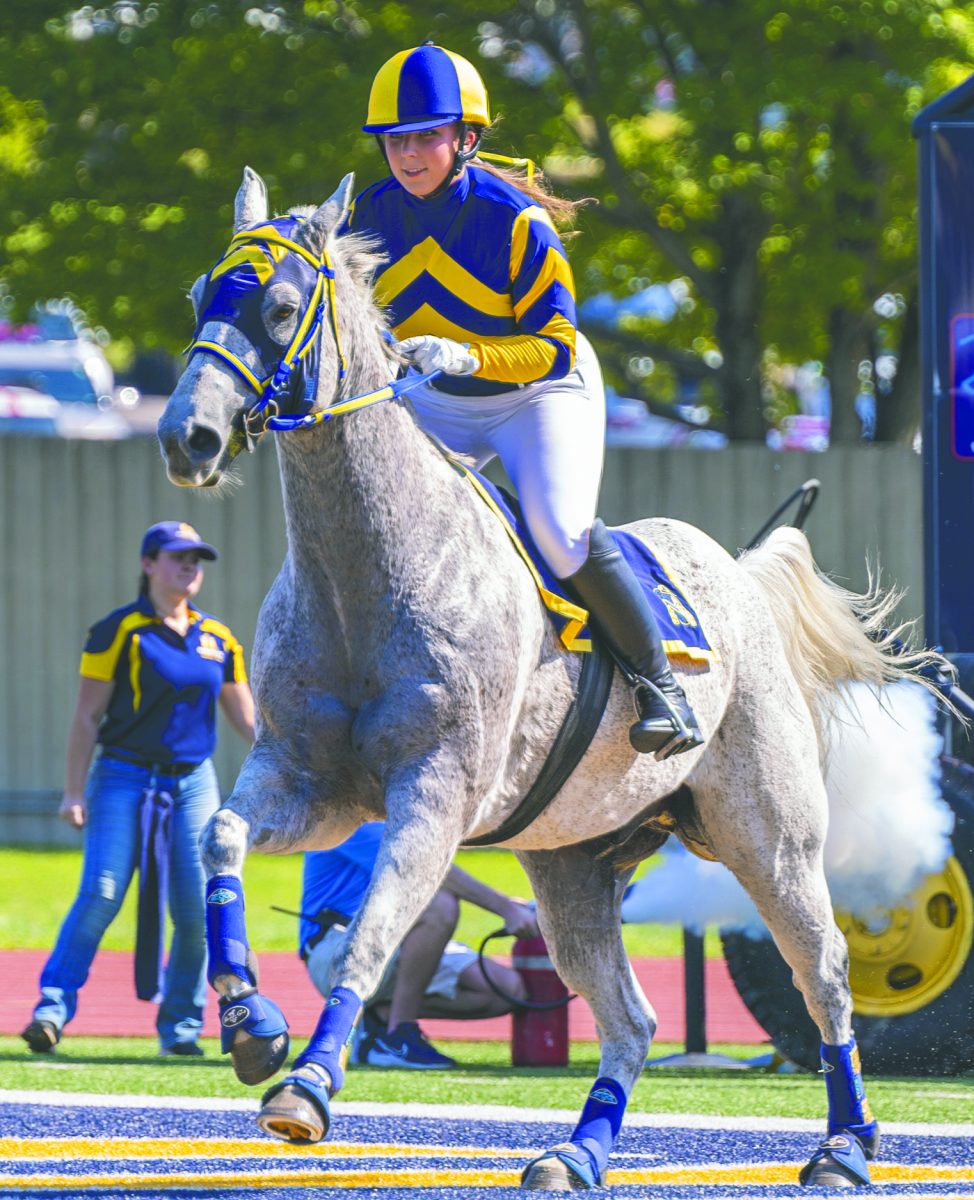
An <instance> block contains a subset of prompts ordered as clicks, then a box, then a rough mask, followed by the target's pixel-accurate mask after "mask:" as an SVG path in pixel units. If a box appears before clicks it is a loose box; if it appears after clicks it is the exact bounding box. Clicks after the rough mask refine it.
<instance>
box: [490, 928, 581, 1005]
mask: <svg viewBox="0 0 974 1200" xmlns="http://www.w3.org/2000/svg"><path fill="white" fill-rule="evenodd" d="M513 936H514V935H513V934H511V933H508V931H507V930H506V929H495V930H494V932H493V933H488V934H487V936H486V937H485V938H484V940H483V941H482V942H481V943H480V949H479V950H478V951H477V962H478V963H479V964H480V973H481V975H483V977H484V982H485V983H486V984H487V986H488V987H489V988H490V990H491V991H492V992H493V993H494V995H495V996H500V998H501V999H502V1000H503V1001H504V1003H505V1004H509V1005H510V1006H511V1008H520V1009H523V1010H525V1011H526V1012H550V1011H551V1010H552V1009H555V1008H564V1007H565V1005H566V1004H568V1003H569V1001H571V1000H577V999H578V997H577V996H575V995H568V996H561V997H559V998H558V999H557V1000H516V999H515V998H514V997H513V996H509V995H508V994H507V992H505V991H504V989H503V988H501V987H498V985H497V984H496V983H495V982H494V981H493V979H491V977H490V975H489V974H488V973H487V967H486V964H485V963H484V950H485V949H486V947H487V943H488V942H491V941H493V940H494V938H501V937H513Z"/></svg>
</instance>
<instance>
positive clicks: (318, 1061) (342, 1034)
mask: <svg viewBox="0 0 974 1200" xmlns="http://www.w3.org/2000/svg"><path fill="white" fill-rule="evenodd" d="M361 1011H362V1001H361V1000H360V999H359V998H358V996H356V995H355V993H354V992H353V991H351V989H350V988H343V987H338V988H333V989H332V992H331V994H330V995H329V997H328V999H327V1000H326V1001H325V1007H324V1009H323V1010H322V1013H321V1016H320V1017H319V1018H318V1024H317V1026H316V1028H315V1031H314V1033H313V1034H312V1035H311V1041H310V1042H308V1045H307V1047H306V1048H305V1050H304V1052H303V1053H302V1054H301V1055H299V1056H298V1058H297V1059H296V1060H295V1062H294V1066H295V1067H305V1066H308V1065H309V1064H310V1063H314V1064H315V1065H317V1066H319V1067H324V1069H325V1070H326V1071H327V1072H328V1074H329V1076H330V1077H331V1094H332V1095H333V1096H334V1094H335V1093H336V1092H338V1091H340V1090H341V1088H342V1087H343V1086H344V1083H345V1062H346V1060H347V1059H348V1052H349V1050H350V1049H351V1046H352V1034H353V1032H354V1030H355V1023H356V1021H357V1020H358V1017H359V1013H360V1012H361Z"/></svg>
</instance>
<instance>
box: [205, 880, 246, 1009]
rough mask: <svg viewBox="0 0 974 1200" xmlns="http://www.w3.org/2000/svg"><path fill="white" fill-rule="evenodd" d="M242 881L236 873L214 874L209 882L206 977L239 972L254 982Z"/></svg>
mask: <svg viewBox="0 0 974 1200" xmlns="http://www.w3.org/2000/svg"><path fill="white" fill-rule="evenodd" d="M248 949H249V946H248V943H247V928H246V924H245V922H244V893H243V883H242V882H241V880H239V879H238V878H237V877H236V875H214V876H213V878H212V879H209V880H207V884H206V951H207V970H206V977H207V979H208V980H209V981H210V984H211V986H212V984H213V980H214V979H216V977H217V976H218V975H237V976H239V978H241V979H245V980H246V981H247V982H248V983H251V984H253V983H254V982H255V980H254V977H253V975H251V973H250V971H249V970H248V969H247V951H248Z"/></svg>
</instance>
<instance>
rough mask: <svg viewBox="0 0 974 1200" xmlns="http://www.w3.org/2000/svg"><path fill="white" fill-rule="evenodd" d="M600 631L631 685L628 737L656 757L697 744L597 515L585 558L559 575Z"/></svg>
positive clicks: (646, 613) (654, 630)
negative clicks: (631, 713) (633, 712)
mask: <svg viewBox="0 0 974 1200" xmlns="http://www.w3.org/2000/svg"><path fill="white" fill-rule="evenodd" d="M565 583H567V584H568V585H569V587H571V588H573V589H574V591H575V592H576V594H577V595H578V597H579V599H580V600H581V601H582V603H583V604H584V605H585V607H586V608H587V609H588V610H589V612H590V613H591V615H592V617H593V619H594V621H595V623H596V625H597V626H598V628H599V630H600V632H601V633H603V634H604V635H605V638H606V640H607V641H608V643H609V645H610V647H611V648H612V650H613V652H614V654H615V656H616V658H617V659H618V660H620V665H621V666H622V667H623V668H624V669H625V672H626V673H627V675H628V677H629V683H630V684H631V686H632V688H633V702H634V704H635V706H636V712H637V713H638V715H639V720H638V721H637V722H636V723H635V724H634V725H633V726H632V727H631V728H630V730H629V741H630V742H631V743H632V746H633V749H634V750H638V751H639V753H640V754H655V755H656V757H657V758H658V759H664V758H669V757H670V756H671V755H673V754H682V753H683V752H684V751H685V750H692V749H693V748H694V747H695V746H700V745H702V744H703V735H702V734H701V732H700V728H699V726H698V725H697V719H696V717H695V716H694V715H693V710H692V709H691V707H690V705H689V703H688V701H687V698H686V696H685V695H684V692H683V688H681V687H680V685H679V684H678V683H677V681H676V680H675V679H674V678H673V672H672V671H671V670H670V664H669V662H668V661H667V658H666V653H665V652H664V650H663V645H662V641H661V639H660V632H659V626H658V625H657V624H656V617H655V616H654V615H653V610H652V609H651V608H650V606H649V601H648V600H647V599H646V596H645V595H644V594H643V590H642V588H641V587H640V586H639V581H638V580H637V579H636V577H635V575H634V574H633V573H632V569H631V567H630V566H629V564H628V563H627V562H626V560H625V558H624V557H623V554H622V552H621V551H620V550H619V548H618V547H617V546H616V544H615V542H614V541H613V540H612V538H611V536H610V535H609V531H608V530H607V529H606V527H605V525H604V524H603V523H602V521H601V520H596V521H595V523H594V524H593V526H592V533H591V538H590V541H589V550H588V558H587V559H586V560H585V562H584V564H583V565H582V567H581V568H580V570H578V571H576V572H575V574H574V575H572V576H571V577H570V578H569V579H566V580H565Z"/></svg>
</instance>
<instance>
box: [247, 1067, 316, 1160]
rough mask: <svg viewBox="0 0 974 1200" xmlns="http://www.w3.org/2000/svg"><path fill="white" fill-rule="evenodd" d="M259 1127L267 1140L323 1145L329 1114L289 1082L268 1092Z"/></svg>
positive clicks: (259, 1118)
mask: <svg viewBox="0 0 974 1200" xmlns="http://www.w3.org/2000/svg"><path fill="white" fill-rule="evenodd" d="M257 1125H258V1127H259V1128H260V1129H261V1130H262V1131H263V1132H264V1133H266V1134H267V1135H268V1137H273V1138H279V1139H280V1141H282V1142H290V1143H291V1144H292V1145H296V1146H308V1145H311V1144H313V1143H314V1142H320V1141H321V1140H322V1139H323V1138H324V1136H325V1134H326V1133H327V1132H328V1120H327V1114H325V1113H323V1112H322V1110H321V1108H320V1107H319V1105H318V1104H316V1103H315V1101H314V1100H313V1099H312V1097H311V1096H310V1095H309V1094H308V1092H306V1091H305V1090H304V1088H302V1087H299V1086H295V1085H293V1084H289V1083H286V1084H284V1085H283V1086H282V1087H280V1088H275V1089H273V1090H272V1091H270V1092H268V1094H267V1096H266V1097H265V1098H264V1105H263V1107H262V1108H261V1110H260V1112H259V1113H258V1115H257Z"/></svg>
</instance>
